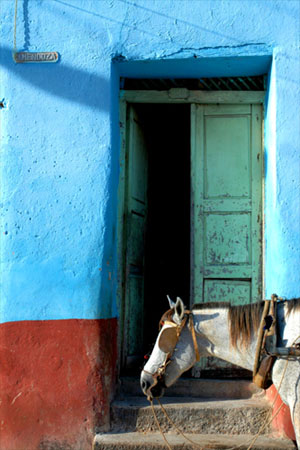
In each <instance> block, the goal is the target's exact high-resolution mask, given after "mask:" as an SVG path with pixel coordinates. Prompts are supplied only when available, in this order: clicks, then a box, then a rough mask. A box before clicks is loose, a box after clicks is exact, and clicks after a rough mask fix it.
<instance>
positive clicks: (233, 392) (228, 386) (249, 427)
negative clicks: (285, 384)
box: [93, 377, 295, 450]
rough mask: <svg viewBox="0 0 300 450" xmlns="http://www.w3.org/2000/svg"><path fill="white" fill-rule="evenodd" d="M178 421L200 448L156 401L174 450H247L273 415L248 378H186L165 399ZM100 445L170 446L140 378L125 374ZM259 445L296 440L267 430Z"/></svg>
mask: <svg viewBox="0 0 300 450" xmlns="http://www.w3.org/2000/svg"><path fill="white" fill-rule="evenodd" d="M161 403H162V404H163V406H164V408H165V410H166V411H167V414H168V415H169V416H170V418H171V419H172V421H173V422H174V423H175V425H176V426H177V427H178V428H179V429H180V430H181V431H182V432H183V433H184V434H185V435H186V436H187V437H188V438H189V439H191V440H192V441H193V442H195V443H196V444H197V445H198V446H199V447H196V446H195V445H193V444H192V443H190V442H189V441H187V440H185V439H184V437H183V436H182V435H180V434H179V433H178V432H177V431H176V430H175V429H174V427H173V426H172V425H171V424H170V423H169V422H168V420H167V418H166V417H165V415H164V414H163V412H162V411H161V409H160V406H159V405H158V404H157V402H155V407H154V408H155V412H156V415H157V418H158V420H159V423H160V426H161V428H162V430H163V432H164V433H165V436H166V438H167V440H168V442H169V444H170V446H171V448H172V449H176V450H177V449H185V450H187V449H195V448H202V449H203V450H204V449H224V450H225V449H232V448H235V447H239V449H241V450H243V449H245V450H247V448H248V447H249V445H250V443H251V439H252V438H253V436H254V435H255V434H256V433H257V431H258V430H259V428H260V426H261V424H262V423H263V422H264V421H265V420H266V419H268V418H270V417H271V409H270V406H269V404H268V403H267V401H266V400H265V399H264V396H263V391H260V390H259V389H257V388H256V387H255V386H254V385H253V384H252V383H251V382H249V381H247V380H202V379H180V380H178V382H177V383H176V384H175V385H174V386H172V387H170V388H169V389H167V390H166V393H165V397H163V398H162V399H161ZM93 448H94V450H103V449H107V450H132V449H135V450H144V449H145V450H152V449H153V450H154V449H155V450H156V449H163V448H167V445H166V443H165V442H164V439H163V437H162V435H161V434H160V433H159V431H158V430H157V425H156V422H155V419H154V417H153V412H152V410H151V407H150V404H149V402H148V401H147V399H146V398H145V396H144V395H143V394H142V392H141V390H140V387H139V380H138V379H137V378H134V377H132V378H130V377H127V378H122V379H121V381H120V388H119V392H118V395H117V397H116V399H115V401H114V402H113V403H112V405H111V431H110V432H109V433H105V434H98V435H96V437H95V440H94V447H93ZM252 448H253V449H255V450H259V449H264V450H273V449H274V450H275V449H276V450H292V449H295V447H294V444H293V443H292V442H291V441H289V440H286V439H282V438H276V437H274V436H273V435H272V432H271V429H270V427H268V428H267V429H265V430H264V432H263V433H262V435H261V436H260V437H259V438H258V439H257V441H256V442H255V444H254V445H253V447H252Z"/></svg>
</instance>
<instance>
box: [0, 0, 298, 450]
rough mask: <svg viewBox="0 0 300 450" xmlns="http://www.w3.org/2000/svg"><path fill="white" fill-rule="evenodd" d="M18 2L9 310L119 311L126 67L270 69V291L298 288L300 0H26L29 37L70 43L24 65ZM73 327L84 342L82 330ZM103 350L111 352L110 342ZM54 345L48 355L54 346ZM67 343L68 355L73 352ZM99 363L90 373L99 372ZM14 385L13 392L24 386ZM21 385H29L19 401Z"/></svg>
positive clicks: (24, 22)
mask: <svg viewBox="0 0 300 450" xmlns="http://www.w3.org/2000/svg"><path fill="white" fill-rule="evenodd" d="M14 3H15V2H13V1H10V0H2V1H1V4H0V8H1V10H0V14H1V21H2V24H1V60H0V64H1V83H0V100H2V99H3V106H4V107H3V108H1V110H0V120H1V158H2V165H1V190H2V198H1V263H2V267H1V304H0V308H1V309H0V322H2V323H4V325H5V323H6V322H15V327H18V321H23V320H26V321H32V323H33V322H34V321H40V320H42V321H44V322H45V324H47V321H53V320H54V321H56V322H57V324H56V326H57V327H58V330H60V332H61V330H62V329H63V330H64V329H65V328H64V326H62V323H63V321H62V319H64V320H66V319H67V320H74V319H81V320H82V319H87V320H95V321H96V320H97V319H113V318H114V317H116V316H117V308H116V301H115V297H116V295H115V292H116V257H115V255H116V212H117V211H116V205H117V187H118V176H119V164H118V155H119V135H118V133H119V130H118V80H119V76H120V75H123V76H145V77H147V76H148V77H154V76H165V77H197V76H220V75H246V74H249V75H254V74H259V73H264V72H266V71H267V70H269V71H270V74H269V91H268V95H267V102H266V107H267V108H266V122H265V147H266V148H265V154H266V158H265V174H266V180H265V190H266V196H265V223H266V225H265V226H266V249H265V286H266V294H267V296H270V294H271V293H272V292H277V293H278V294H279V295H282V296H287V297H293V296H299V286H300V271H299V262H300V261H299V255H300V237H299V221H300V210H299V208H300V206H299V205H300V185H299V179H300V174H299V170H300V169H299V167H300V151H299V140H300V136H299V134H300V121H299V108H298V107H299V104H300V90H299V73H300V66H299V64H300V62H299V61H300V58H299V56H300V55H299V14H300V5H299V2H298V1H297V0H295V1H293V0H290V1H285V2H282V1H280V0H278V1H277V0H276V1H275V0H260V1H253V0H251V1H233V0H227V1H223V0H202V1H184V0H183V1H171V0H165V1H163V2H162V1H155V0H154V1H152V2H149V1H146V0H145V1H142V0H137V1H136V2H133V1H127V0H101V1H96V0H43V1H42V0H23V2H21V1H19V2H18V17H17V29H16V38H17V49H18V50H29V51H54V50H55V51H58V52H59V54H60V60H59V62H58V63H56V64H23V65H22V64H15V63H14V61H13V58H12V50H13V37H14ZM270 68H271V69H270ZM72 323H73V322H72ZM74 323H75V322H74ZM105 324H106V322H105ZM45 326H48V325H45ZM76 326H77V325H76ZM12 327H13V326H12ZM12 327H5V329H3V330H4V331H2V333H4V334H5V339H6V342H9V341H10V340H11V341H13V340H14V336H15V334H16V332H17V331H16V330H17V328H14V329H13V331H12ZM100 327H101V325H100ZM103 327H104V328H103V329H106V328H105V327H106V325H103ZM70 329H72V333H71V334H70V342H71V341H72V339H73V338H74V336H76V331H75V329H74V328H70ZM109 329H110V330H111V329H112V328H111V327H109ZM113 329H114V330H116V326H115V324H114V325H113ZM110 332H111V331H110ZM9 333H11V335H10V334H9ZM32 333H35V328H34V326H33V331H32ZM57 335H59V334H57ZM43 336H44V335H43ZM25 341H26V342H27V343H28V340H27V338H26V339H25ZM19 344H20V343H18V345H19ZM20 345H21V344H20ZM43 345H46V347H47V346H48V347H47V348H49V349H50V347H51V346H50V344H49V340H47V339H46V338H45V340H44V342H42V341H41V340H40V341H39V346H36V347H32V348H29V347H28V348H27V349H26V351H27V354H28V358H31V359H32V361H33V360H34V358H36V360H37V361H39V356H38V355H39V353H38V351H37V352H35V351H34V348H36V349H37V348H38V347H41V346H43ZM21 348H22V345H21V347H20V349H21ZM57 348H58V349H59V346H58V347H57ZM20 349H19V350H20ZM19 350H18V351H19ZM18 351H17V349H16V351H15V358H17V354H18ZM58 351H59V350H55V352H58ZM64 351H67V350H66V349H65V350H64ZM93 351H94V352H98V351H100V353H101V348H100V349H99V348H98V349H96V350H95V349H94V350H93ZM111 351H112V353H113V351H114V350H113V349H112V350H111ZM55 352H54V350H51V351H50V353H49V355H51V357H53V358H54V355H55ZM61 352H62V353H61V356H62V358H70V357H71V356H70V355H69V354H68V352H67V353H64V354H63V350H62V349H61ZM94 356H95V358H94V360H96V353H95V355H94ZM100 358H101V355H100ZM23 359H24V358H23ZM23 359H22V360H20V361H19V363H20V364H23V363H24V361H23ZM16 364H18V361H17V360H16ZM109 364H113V363H112V362H110V363H109ZM95 367H96V364H94V366H93V365H91V368H90V370H91V372H90V374H89V375H86V374H83V375H82V377H86V378H87V379H89V380H90V381H89V383H93V376H92V375H91V374H92V373H94V369H95ZM75 372H76V370H74V376H75V375H76V374H75ZM24 373H29V372H28V371H27V372H26V370H25V369H24ZM30 373H31V372H30ZM71 375H72V374H71ZM31 376H32V375H30V374H29V375H28V379H27V381H28V383H27V384H28V386H29V385H30V383H32V379H31V378H30V377H31ZM84 379H85V378H84ZM62 380H63V378H62V379H61V382H62V383H63V381H62ZM91 380H92V381H91ZM23 381H24V380H23ZM25 381H26V379H25ZM25 381H24V386H25V387H24V389H25V390H26V385H27V384H26V382H25ZM64 382H65V383H67V381H66V380H64ZM100 384H101V381H100ZM82 385H84V383H82ZM62 389H63V384H62ZM99 389H100V388H99ZM100 391H101V389H100ZM89 392H90V391H87V392H86V398H89ZM105 392H106V391H105ZM10 395H11V401H12V400H14V398H15V397H16V396H18V395H19V391H17V388H16V391H15V393H14V392H10ZM39 395H41V398H42V400H44V402H45V405H46V409H45V411H47V404H48V403H47V402H48V400H47V398H46V397H45V398H44V397H43V395H44V394H43V392H40V393H39ZM21 398H22V396H19V397H16V399H15V401H14V405H17V402H18V399H21ZM70 401H71V400H70ZM54 403H55V402H54ZM49 405H50V404H49ZM52 407H53V402H52V403H51V408H52ZM49 409H50V406H49ZM21 410H22V408H21ZM6 414H7V415H9V413H8V412H6ZM45 414H46V415H47V413H45ZM95 414H96V413H95ZM45 417H46V416H45ZM57 420H59V416H58V417H57ZM82 420H83V418H82ZM91 422H92V421H91ZM104 422H105V420H104ZM17 426H21V425H16V427H17ZM66 426H68V424H66ZM12 429H13V428H12ZM70 429H71V428H70ZM72 429H73V428H72ZM82 429H83V428H82ZM14 431H15V433H18V432H19V431H20V430H19V429H15V430H14ZM40 432H41V436H42V431H40ZM52 432H53V433H55V432H54V431H52ZM78 433H79V434H80V433H83V431H80V432H78ZM78 439H79V438H78ZM80 439H81V437H80ZM35 442H36V441H35ZM78 442H79V441H78ZM17 445H19V444H17ZM34 445H35V444H32V448H35V447H34ZM72 445H73V444H72ZM74 445H75V444H74ZM79 445H81V444H78V448H80V447H79ZM19 448H23V447H22V445H21V443H20V446H19ZM73 448H75V446H73ZM16 449H17V447H15V448H14V450H16ZM28 450H30V446H29V447H28Z"/></svg>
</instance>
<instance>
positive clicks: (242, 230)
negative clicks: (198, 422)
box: [191, 105, 262, 370]
mask: <svg viewBox="0 0 300 450" xmlns="http://www.w3.org/2000/svg"><path fill="white" fill-rule="evenodd" d="M261 127H262V123H261V107H260V105H192V110H191V183H192V189H191V191H192V199H191V206H192V208H191V209H192V231H191V233H192V267H191V292H192V303H199V302H211V301H214V302H215V301H230V302H231V303H232V304H247V303H251V302H255V301H259V300H261V295H262V294H261V283H262V277H261V260H262V229H261V228H262V227H261V221H262V214H261V208H262V205H261V201H262V158H261ZM200 366H201V367H202V368H206V369H207V368H209V369H216V370H218V369H220V368H228V367H229V366H228V365H227V364H226V363H223V362H222V363H221V362H220V361H217V362H216V360H213V359H211V358H209V359H205V360H204V361H202V363H200Z"/></svg>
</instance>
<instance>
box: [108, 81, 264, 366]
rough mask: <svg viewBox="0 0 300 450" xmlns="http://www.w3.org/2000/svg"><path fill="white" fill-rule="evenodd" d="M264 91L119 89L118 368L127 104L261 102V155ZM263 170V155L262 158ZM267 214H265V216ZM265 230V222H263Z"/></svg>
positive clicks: (121, 336)
mask: <svg viewBox="0 0 300 450" xmlns="http://www.w3.org/2000/svg"><path fill="white" fill-rule="evenodd" d="M265 97H266V92H265V91H192V90H188V89H185V88H172V89H169V90H168V91H145V90H120V102H119V123H120V159H119V167H120V175H119V186H118V218H117V280H118V283H117V305H118V309H119V312H120V316H119V338H118V341H119V343H118V348H119V358H118V361H119V364H118V365H119V370H120V368H121V366H123V364H124V362H125V356H126V355H125V354H124V351H123V346H124V320H125V305H124V301H123V300H124V298H125V279H126V273H125V270H126V268H125V266H126V264H125V246H126V242H125V240H126V236H125V229H126V227H125V225H126V224H125V220H126V217H125V201H126V154H127V144H128V142H127V141H128V136H127V134H126V128H127V119H126V115H127V106H128V104H131V103H149V104H151V103H152V104H153V103H156V104H193V103H194V104H243V103H250V104H260V105H262V108H263V111H262V154H263V149H264V147H263V139H264V133H263V117H264V102H265ZM262 159H263V161H262V168H263V169H264V157H263V158H262ZM262 210H264V179H263V180H262ZM263 216H264V215H263ZM262 230H263V231H264V223H262ZM262 234H263V236H262V283H263V287H262V292H263V293H264V291H265V289H264V257H263V256H264V247H265V246H264V233H262Z"/></svg>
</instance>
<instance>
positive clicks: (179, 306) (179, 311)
mask: <svg viewBox="0 0 300 450" xmlns="http://www.w3.org/2000/svg"><path fill="white" fill-rule="evenodd" d="M184 311H185V307H184V304H183V301H182V300H181V298H180V297H177V299H176V304H175V316H176V317H177V318H178V319H179V321H182V319H183V317H184Z"/></svg>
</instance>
